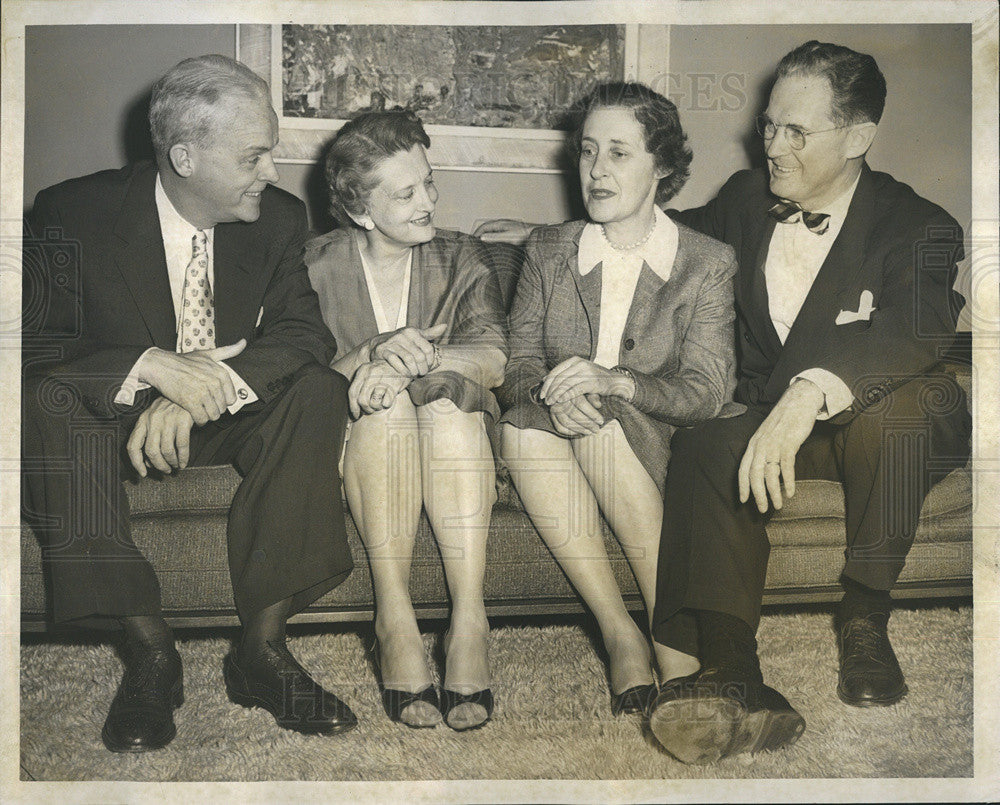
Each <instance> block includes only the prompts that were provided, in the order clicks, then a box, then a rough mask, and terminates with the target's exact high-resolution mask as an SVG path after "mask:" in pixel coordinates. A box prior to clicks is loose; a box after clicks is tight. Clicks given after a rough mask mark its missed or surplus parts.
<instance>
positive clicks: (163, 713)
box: [101, 643, 184, 752]
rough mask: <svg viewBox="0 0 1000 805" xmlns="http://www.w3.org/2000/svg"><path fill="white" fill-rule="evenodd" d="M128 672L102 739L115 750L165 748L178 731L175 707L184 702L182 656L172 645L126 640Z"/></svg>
mask: <svg viewBox="0 0 1000 805" xmlns="http://www.w3.org/2000/svg"><path fill="white" fill-rule="evenodd" d="M123 654H124V661H125V673H124V674H123V675H122V681H121V683H120V684H119V685H118V692H117V693H116V694H115V698H114V700H113V701H112V702H111V708H110V709H109V710H108V717H107V719H106V720H105V722H104V729H103V730H101V740H103V741H104V745H105V746H106V747H107V748H108V749H110V750H111V751H112V752H150V751H152V750H154V749H162V748H163V747H164V746H166V745H167V744H168V743H170V742H171V741H172V740H173V739H174V736H175V735H176V734H177V728H176V727H175V726H174V708H175V707H180V706H181V704H182V703H183V701H184V674H183V670H182V668H181V657H180V655H179V654H178V653H177V650H176V649H175V648H174V647H173V646H170V645H168V646H163V647H157V648H150V647H148V646H142V645H139V644H136V643H127V644H126V645H125V648H124V649H123Z"/></svg>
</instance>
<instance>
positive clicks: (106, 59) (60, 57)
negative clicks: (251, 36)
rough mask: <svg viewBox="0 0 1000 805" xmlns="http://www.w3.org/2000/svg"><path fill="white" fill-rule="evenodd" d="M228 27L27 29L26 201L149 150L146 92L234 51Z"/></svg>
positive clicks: (233, 33)
mask: <svg viewBox="0 0 1000 805" xmlns="http://www.w3.org/2000/svg"><path fill="white" fill-rule="evenodd" d="M235 49H236V31H235V28H234V27H233V26H232V25H146V26H135V25H127V26H120V25H51V26H50V25H45V26H37V25H33V26H28V27H27V29H26V30H25V71H24V98H25V112H24V205H25V207H28V206H29V205H30V204H31V203H32V201H33V200H34V198H35V194H36V193H37V192H38V191H39V190H41V189H42V188H44V187H48V186H49V185H51V184H55V183H56V182H59V181H62V180H63V179H69V178H72V177H74V176H83V175H85V174H87V173H93V172H94V171H98V170H103V169H104V168H115V167H118V166H120V165H123V164H125V163H126V162H128V161H129V160H130V159H135V158H147V157H150V156H151V155H152V146H150V144H149V129H148V125H147V124H146V123H145V115H146V113H147V111H148V108H149V107H148V102H149V90H150V87H152V85H153V83H154V82H155V81H156V79H157V78H159V77H160V76H161V75H163V73H165V72H166V71H167V70H168V69H170V67H172V66H173V65H175V64H176V63H177V62H179V61H180V60H181V59H184V58H187V57H188V56H199V55H201V54H203V53H225V54H228V55H232V54H233V53H234V52H235Z"/></svg>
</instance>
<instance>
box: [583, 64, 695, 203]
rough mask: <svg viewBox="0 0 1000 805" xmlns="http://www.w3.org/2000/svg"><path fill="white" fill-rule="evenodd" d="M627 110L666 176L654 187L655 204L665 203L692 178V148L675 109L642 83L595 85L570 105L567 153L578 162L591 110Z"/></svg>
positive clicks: (623, 82) (657, 164)
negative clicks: (570, 132) (571, 122)
mask: <svg viewBox="0 0 1000 805" xmlns="http://www.w3.org/2000/svg"><path fill="white" fill-rule="evenodd" d="M607 108H622V109H630V110H631V111H632V114H633V115H635V119H636V120H637V121H638V122H639V124H640V125H641V126H642V131H643V135H644V137H645V140H646V150H647V151H648V152H649V153H650V154H652V155H653V160H654V162H655V164H656V168H657V170H661V171H663V172H665V173H666V174H667V175H666V176H664V177H663V178H662V179H660V183H659V185H658V186H657V188H656V203H657V204H660V205H662V204H665V203H666V202H668V201H669V200H670V199H672V198H673V197H674V196H676V195H677V194H678V193H679V192H680V189H681V188H682V187H684V183H685V182H686V181H687V179H688V176H690V175H691V170H690V168H691V159H692V153H691V149H690V148H689V147H688V146H687V135H686V134H685V133H684V130H683V129H682V128H681V120H680V117H679V116H678V114H677V107H676V106H674V104H673V102H672V101H670V100H668V99H667V98H664V97H663V96H662V95H660V93H658V92H655V91H653V90H651V89H650V88H649V87H647V86H646V85H645V84H637V83H634V82H625V81H611V82H608V83H605V84H598V85H597V86H596V87H594V89H592V90H591V91H590V92H589V93H588V94H587V95H586V96H585V97H583V98H581V99H580V100H579V101H578V102H577V103H575V104H574V105H573V109H572V111H571V114H572V119H573V122H574V125H573V129H572V134H571V135H570V138H569V148H570V153H571V154H572V156H573V160H574V161H575V162H579V159H580V143H581V140H582V138H583V124H584V122H585V121H586V119H587V115H589V114H590V113H591V112H592V111H593V110H594V109H607Z"/></svg>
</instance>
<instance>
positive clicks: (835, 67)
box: [649, 41, 970, 763]
mask: <svg viewBox="0 0 1000 805" xmlns="http://www.w3.org/2000/svg"><path fill="white" fill-rule="evenodd" d="M885 92H886V90H885V79H884V78H883V76H882V73H881V72H880V71H879V69H878V66H877V65H876V63H875V60H874V59H872V57H871V56H867V55H863V54H860V53H856V52H855V51H853V50H850V49H848V48H845V47H841V46H838V45H831V44H822V43H819V42H815V41H813V42H807V43H806V44H804V45H802V46H800V47H798V48H796V49H795V50H793V51H792V52H791V53H789V54H788V55H787V56H785V57H784V58H783V59H782V60H781V62H780V64H779V66H778V70H777V77H776V81H775V84H774V86H773V88H772V90H771V94H770V99H769V102H768V105H767V109H766V112H765V113H764V115H762V116H761V118H760V119H759V120H758V131H759V133H760V134H761V136H762V137H763V144H764V148H765V153H766V156H767V167H766V169H764V170H756V171H741V172H739V173H737V174H735V175H734V176H732V177H731V178H730V179H729V181H728V182H727V183H726V184H725V186H724V187H723V188H722V190H721V191H720V192H719V194H718V196H717V197H716V198H715V199H714V200H713V201H711V202H710V203H709V204H707V205H706V206H704V207H701V208H699V209H694V210H687V211H685V212H682V213H678V214H677V218H678V219H679V220H681V221H682V222H684V223H686V224H688V225H689V226H693V227H694V228H695V229H698V230H700V231H702V232H705V233H706V234H709V235H712V236H713V237H716V238H718V239H720V240H722V241H724V242H726V243H729V244H731V245H732V246H733V247H734V248H735V249H736V251H737V257H738V258H739V262H740V271H739V273H738V274H737V277H736V280H735V282H736V288H735V297H736V306H737V344H738V350H739V369H738V377H737V390H736V394H735V397H736V400H737V402H740V403H743V404H745V405H746V408H747V410H746V412H745V413H743V414H741V415H738V416H735V417H731V418H728V419H716V420H714V421H711V422H706V423H703V424H701V425H698V426H696V427H693V428H689V429H681V430H679V431H678V432H677V434H676V436H675V437H674V440H673V444H672V450H673V455H672V457H671V460H670V469H669V470H668V478H667V484H666V499H665V506H664V523H663V535H662V540H661V544H660V566H659V578H658V584H657V595H656V609H655V613H654V618H653V620H654V629H653V634H654V638H655V639H656V640H657V641H659V642H661V643H664V644H666V645H669V646H671V647H673V648H676V649H679V650H680V651H683V652H685V653H688V654H696V655H697V656H698V658H699V660H700V662H701V669H700V670H699V671H696V672H695V673H693V674H691V675H690V676H687V677H683V678H680V679H676V680H672V681H670V682H668V683H667V684H666V685H664V686H663V687H662V688H661V690H660V693H659V696H658V697H657V699H656V700H655V702H654V703H653V704H652V706H651V707H650V710H649V716H650V727H651V729H652V731H653V733H654V734H655V735H656V737H657V739H658V740H659V741H660V742H661V743H662V744H663V746H664V747H665V748H666V749H667V750H668V751H670V752H671V754H673V755H674V756H676V757H677V758H678V759H680V760H682V761H685V762H688V763H709V762H714V761H716V760H718V759H720V758H723V757H726V756H729V755H733V754H736V753H739V752H757V751H760V750H770V749H776V748H778V747H781V746H784V745H787V744H790V743H792V742H793V741H795V740H796V739H797V738H798V737H799V735H800V734H801V733H802V731H803V730H804V728H805V721H804V720H803V718H802V717H801V716H800V715H799V713H797V712H796V711H795V709H793V708H792V706H791V705H790V704H789V703H788V701H787V700H786V699H785V698H784V697H783V696H782V695H781V694H780V693H778V692H777V691H775V690H773V689H772V688H769V687H767V686H766V685H765V684H764V681H763V677H762V675H761V669H760V663H759V660H758V656H757V643H756V640H755V634H756V630H757V625H758V622H759V619H760V607H761V599H762V595H763V590H764V581H765V574H766V570H767V559H768V553H769V550H770V546H769V543H768V539H767V535H766V533H765V523H766V522H767V519H768V516H769V514H770V513H771V512H773V511H774V510H776V509H780V508H781V507H782V505H783V502H784V499H785V498H787V497H791V496H792V495H793V494H794V492H795V482H796V480H798V479H802V478H819V479H829V480H836V481H840V482H842V484H843V488H844V495H845V505H846V514H847V550H846V563H845V565H844V568H843V574H842V576H841V581H842V585H843V589H844V594H843V598H842V600H841V602H840V604H839V605H838V607H837V610H836V616H835V627H836V630H837V635H838V646H839V650H840V674H839V684H838V687H837V693H838V695H839V697H840V698H841V699H842V700H843V701H844V702H846V703H847V704H850V705H856V706H872V705H889V704H893V703H895V702H898V701H899V700H900V699H901V698H903V696H905V695H906V693H907V687H906V684H905V682H904V679H903V674H902V671H901V670H900V667H899V663H898V662H897V659H896V656H895V654H894V652H893V649H892V646H891V644H890V643H889V638H888V634H887V621H888V618H889V612H890V593H889V591H890V590H891V588H892V587H893V585H894V584H895V582H896V579H897V577H898V576H899V573H900V571H901V570H902V568H903V564H904V562H905V559H906V555H907V552H908V550H909V548H910V545H911V544H912V541H913V537H914V531H915V529H916V524H917V521H918V519H919V515H920V508H921V504H922V502H923V499H924V497H925V495H926V494H927V492H928V490H929V489H930V486H931V485H932V484H933V483H934V481H935V480H939V479H940V478H941V477H943V476H944V475H945V474H947V472H948V471H949V470H950V469H951V468H953V467H954V466H955V465H956V464H958V465H962V464H964V462H965V460H966V458H967V450H968V447H967V445H968V435H969V428H970V422H969V418H968V414H967V406H966V400H965V394H964V392H963V391H962V389H961V388H960V387H959V386H958V385H957V383H956V382H955V379H954V377H953V376H952V375H951V374H949V373H947V372H946V371H945V369H944V368H943V367H942V365H941V356H942V354H943V351H944V350H945V349H947V347H948V346H950V345H951V343H952V341H953V339H954V332H955V317H956V314H957V311H958V309H959V307H960V303H961V297H959V296H958V295H957V294H956V293H955V292H954V291H953V290H952V284H953V282H954V280H955V274H956V266H955V264H956V261H957V260H959V259H960V258H961V257H962V232H961V229H960V228H959V226H958V224H957V223H956V222H955V221H954V220H953V219H952V218H951V217H950V216H949V215H948V214H947V213H946V212H945V211H944V210H942V209H941V208H940V207H938V206H936V205H934V204H932V203H931V202H929V201H926V200H925V199H923V198H920V197H919V196H917V195H916V194H915V193H914V192H913V190H911V189H910V188H909V187H908V186H906V185H904V184H901V183H899V182H897V181H895V180H894V179H893V178H892V177H891V176H889V175H887V174H884V173H876V172H873V171H872V170H870V169H869V167H868V166H867V165H866V164H865V155H866V153H867V151H868V149H869V147H870V146H871V144H872V141H873V140H874V138H875V134H876V131H877V127H878V123H879V120H880V118H881V115H882V109H883V106H884V102H885ZM932 470H933V472H932ZM782 487H783V489H782Z"/></svg>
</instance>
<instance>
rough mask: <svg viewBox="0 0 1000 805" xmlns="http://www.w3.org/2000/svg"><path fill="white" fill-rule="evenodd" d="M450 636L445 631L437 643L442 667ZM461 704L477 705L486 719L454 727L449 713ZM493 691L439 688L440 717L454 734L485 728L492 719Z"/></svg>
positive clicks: (448, 632) (449, 633)
mask: <svg viewBox="0 0 1000 805" xmlns="http://www.w3.org/2000/svg"><path fill="white" fill-rule="evenodd" d="M450 635H451V630H450V629H448V630H446V631H445V633H444V635H443V636H442V638H441V640H440V641H439V642H438V652H439V653H440V661H441V664H442V666H444V665H446V664H447V656H446V655H447V652H446V651H445V649H444V645H445V643H448V642H450V640H449V638H450ZM463 704H478V705H479V706H480V707H482V708H483V709H484V710H485V711H486V718H484V719H483V720H482V721H480V722H479V723H477V724H470V725H469V726H467V727H456V726H454V725H453V724H452V723H451V722H450V721H449V720H448V716H449V715H450V714H451V711H452V710H454V709H455V708H456V707H458V706H460V705H463ZM493 704H494V699H493V690H492V689H491V688H484V689H483V690H477V691H475V692H474V693H459V692H458V691H456V690H448V689H447V688H446V687H444V686H443V683H442V687H441V715H442V716H443V717H444V723H445V724H447V725H448V726H449V727H451V728H452V729H453V730H455V732H468V731H469V730H478V729H481V728H482V727H485V726H486V724H487V723H488V722H489V721H490V719H491V718H493Z"/></svg>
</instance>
